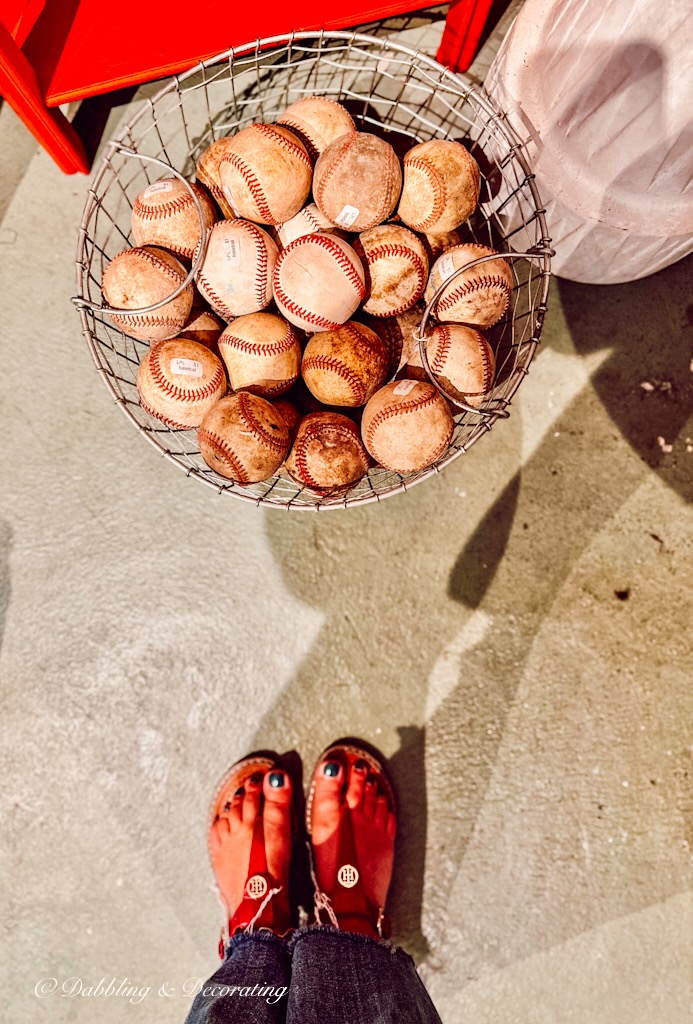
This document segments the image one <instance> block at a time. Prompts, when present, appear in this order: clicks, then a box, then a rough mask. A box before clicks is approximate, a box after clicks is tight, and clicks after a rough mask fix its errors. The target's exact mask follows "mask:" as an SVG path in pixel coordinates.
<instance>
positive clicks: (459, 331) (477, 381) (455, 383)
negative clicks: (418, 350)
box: [426, 324, 496, 406]
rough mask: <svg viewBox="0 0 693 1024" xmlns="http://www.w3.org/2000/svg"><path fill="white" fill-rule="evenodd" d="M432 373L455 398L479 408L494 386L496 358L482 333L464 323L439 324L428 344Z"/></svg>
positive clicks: (427, 352)
mask: <svg viewBox="0 0 693 1024" xmlns="http://www.w3.org/2000/svg"><path fill="white" fill-rule="evenodd" d="M426 355H427V356H428V364H429V366H430V368H431V373H432V374H433V375H434V377H435V378H436V381H437V382H438V383H439V384H440V386H441V387H442V388H443V389H444V390H445V391H446V392H447V393H448V394H449V395H451V396H452V397H453V398H455V399H457V401H459V402H465V403H466V404H467V405H474V406H478V405H480V404H481V403H482V401H483V396H484V395H485V394H486V393H487V392H488V391H490V390H491V388H492V387H493V378H494V377H495V373H496V357H495V355H494V352H493V349H492V348H491V346H490V345H489V343H488V341H487V340H486V338H485V337H484V335H483V334H481V333H480V331H475V330H474V328H473V327H465V326H463V325H462V324H439V325H438V327H436V328H434V330H433V331H432V332H431V334H430V336H429V337H428V339H427V341H426Z"/></svg>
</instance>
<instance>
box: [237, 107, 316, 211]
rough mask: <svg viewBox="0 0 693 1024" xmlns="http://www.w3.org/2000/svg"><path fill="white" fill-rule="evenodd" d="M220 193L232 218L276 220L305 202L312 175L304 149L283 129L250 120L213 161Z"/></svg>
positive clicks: (311, 167) (278, 126)
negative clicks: (228, 206) (217, 175)
mask: <svg viewBox="0 0 693 1024" xmlns="http://www.w3.org/2000/svg"><path fill="white" fill-rule="evenodd" d="M219 176H220V178H221V187H222V191H223V193H224V195H225V197H226V199H227V201H228V203H229V205H230V206H231V209H232V210H233V211H234V213H235V214H236V215H237V216H238V217H244V218H245V219H246V220H252V221H255V222H256V223H258V224H282V223H283V222H284V221H286V220H289V219H290V218H291V217H293V216H295V214H297V213H298V211H299V210H300V209H301V207H302V206H303V204H304V203H305V201H306V199H307V197H308V193H309V192H310V186H311V182H312V178H313V165H312V164H311V161H310V157H309V156H308V153H307V152H306V148H305V146H304V145H303V143H302V142H300V141H299V140H298V139H297V138H296V136H295V135H293V134H292V132H290V131H289V129H288V128H283V127H282V126H281V125H270V124H251V125H248V127H247V128H242V129H241V131H240V132H238V134H237V135H234V136H233V137H232V139H231V143H230V145H229V146H227V148H226V151H225V153H224V154H223V156H222V157H221V160H220V161H219Z"/></svg>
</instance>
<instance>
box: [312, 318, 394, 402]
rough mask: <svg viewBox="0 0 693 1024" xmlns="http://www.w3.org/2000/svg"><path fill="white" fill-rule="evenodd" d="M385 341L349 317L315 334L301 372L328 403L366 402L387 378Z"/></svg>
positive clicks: (315, 392)
mask: <svg viewBox="0 0 693 1024" xmlns="http://www.w3.org/2000/svg"><path fill="white" fill-rule="evenodd" d="M388 366H389V359H388V351H387V346H386V345H385V342H384V341H383V340H382V338H379V337H378V335H377V334H376V333H375V331H372V330H370V328H369V327H365V326H364V325H363V324H359V323H356V322H355V321H349V322H348V323H346V324H344V325H343V326H342V327H338V328H337V329H336V330H335V331H323V332H321V333H320V334H314V335H313V337H312V338H310V340H309V341H308V344H307V345H306V348H305V351H304V353H303V362H302V364H301V375H302V377H303V379H304V381H305V382H306V385H307V387H308V388H309V390H310V391H311V392H312V394H313V395H315V397H316V398H317V399H318V400H319V401H320V402H323V403H324V404H325V405H338V406H341V405H346V406H359V405H365V403H366V402H367V401H368V399H369V398H370V397H371V395H373V394H375V392H376V391H377V390H378V388H379V387H381V386H382V385H383V384H384V383H385V381H386V380H387V371H388Z"/></svg>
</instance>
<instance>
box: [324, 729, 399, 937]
mask: <svg viewBox="0 0 693 1024" xmlns="http://www.w3.org/2000/svg"><path fill="white" fill-rule="evenodd" d="M328 760H334V761H337V762H338V763H339V764H341V765H342V768H343V770H344V790H343V794H344V793H346V787H347V785H348V779H349V774H350V770H351V767H352V765H353V764H354V763H355V762H356V761H365V762H366V764H367V765H368V771H369V775H373V776H375V779H376V783H377V786H378V795H381V794H382V795H384V796H386V797H387V801H388V806H389V809H390V810H391V811H393V812H395V813H396V811H397V803H396V799H395V792H394V787H393V784H392V780H391V778H390V775H389V772H388V770H387V768H386V767H385V764H384V762H383V760H382V758H381V757H380V755H379V754H378V752H377V751H376V750H375V749H374V748H373V747H370V746H368V745H364V744H363V741H362V740H351V739H349V740H340V741H338V742H337V743H333V744H331V745H330V746H329V747H328V748H327V749H326V750H325V751H323V753H322V754H321V755H320V757H319V758H318V761H317V764H316V766H315V769H314V770H313V777H312V780H311V785H310V790H309V792H308V798H307V801H306V831H307V833H308V838H309V839H310V840H311V845H309V852H310V854H311V857H310V870H311V877H312V880H313V885H314V887H315V907H314V913H315V921H316V923H318V924H320V923H330V924H332V925H333V926H334V927H335V928H340V929H341V930H342V931H354V930H355V931H360V930H361V929H360V928H359V927H358V925H359V924H362V923H363V922H364V921H366V922H367V923H368V924H369V925H371V926H372V927H373V928H375V930H376V932H377V934H378V935H379V936H380V938H384V939H389V938H390V935H391V934H392V929H391V926H390V920H389V918H388V917H387V915H386V914H385V907H384V906H381V907H379V906H375V905H374V904H373V903H371V901H370V900H369V899H368V898H367V897H366V895H365V893H364V892H363V887H362V885H361V882H360V873H359V868H358V858H357V856H356V845H355V842H354V833H353V827H352V822H351V814H350V812H349V808H348V806H347V805H346V804H345V805H344V808H343V816H342V820H341V823H340V826H339V842H338V864H339V868H338V870H337V880H336V883H335V886H334V891H333V892H331V893H325V892H323V891H322V890H321V889H320V886H319V884H318V880H317V876H316V872H315V866H314V861H313V854H312V848H311V846H312V833H313V827H312V814H313V800H314V797H315V784H316V774H317V769H318V766H319V765H321V764H323V763H324V762H325V761H328ZM323 911H324V912H325V913H326V915H327V917H328V918H329V922H323V921H322V917H321V913H322V912H323ZM349 925H351V926H352V927H351V928H350V927H349ZM354 925H357V927H356V928H354V927H353V926H354Z"/></svg>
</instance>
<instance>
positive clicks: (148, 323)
mask: <svg viewBox="0 0 693 1024" xmlns="http://www.w3.org/2000/svg"><path fill="white" fill-rule="evenodd" d="M111 320H113V322H114V324H116V325H118V324H120V323H121V321H122V326H124V327H177V328H181V327H182V326H183V323H184V320H183V318H182V317H180V318H179V317H175V318H174V317H170V316H152V315H151V313H119V314H117V315H115V314H111Z"/></svg>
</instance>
